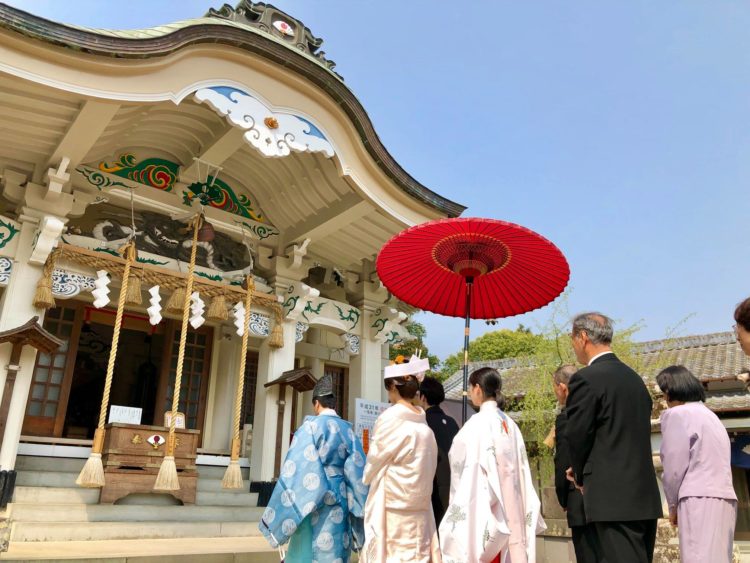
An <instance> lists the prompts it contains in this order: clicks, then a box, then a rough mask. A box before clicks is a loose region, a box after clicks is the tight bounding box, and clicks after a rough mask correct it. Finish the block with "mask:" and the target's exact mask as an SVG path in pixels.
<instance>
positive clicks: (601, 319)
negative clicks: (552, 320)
mask: <svg viewBox="0 0 750 563" xmlns="http://www.w3.org/2000/svg"><path fill="white" fill-rule="evenodd" d="M581 332H586V334H587V335H588V337H589V340H590V341H591V343H592V344H611V343H612V334H613V332H614V331H613V330H612V319H610V318H609V317H608V316H606V315H602V314H601V313H597V312H595V311H594V312H591V313H581V314H580V315H576V316H575V317H574V318H573V334H580V333H581Z"/></svg>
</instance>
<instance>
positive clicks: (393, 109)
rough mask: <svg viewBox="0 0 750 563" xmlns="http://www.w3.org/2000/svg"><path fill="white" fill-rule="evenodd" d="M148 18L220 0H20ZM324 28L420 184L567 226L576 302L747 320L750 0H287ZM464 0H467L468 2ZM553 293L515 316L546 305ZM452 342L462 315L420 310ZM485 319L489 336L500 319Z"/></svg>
mask: <svg viewBox="0 0 750 563" xmlns="http://www.w3.org/2000/svg"><path fill="white" fill-rule="evenodd" d="M9 3H10V4H11V5H14V6H17V7H20V8H22V9H26V10H28V11H31V12H32V13H35V14H37V15H41V16H43V17H47V18H50V19H54V20H58V21H65V22H69V23H75V24H79V25H88V26H94V27H110V28H112V27H114V28H138V27H148V26H153V25H157V24H162V23H167V22H170V21H175V20H178V19H185V18H190V17H197V16H200V15H202V14H203V13H204V12H205V11H206V10H207V9H208V8H209V7H212V6H213V7H219V6H220V2H215V3H211V1H210V0H204V1H195V0H181V1H175V2H167V1H160V2H153V1H144V0H130V1H129V2H127V3H126V4H123V3H122V2H102V1H101V0H97V1H67V2H61V1H59V0H48V1H41V0H38V1H11V2H9ZM273 3H274V4H275V5H276V6H278V7H279V8H281V9H283V10H285V11H287V12H289V13H290V14H291V15H293V16H295V17H297V18H298V19H301V20H302V21H304V22H305V24H306V25H308V26H309V27H310V28H311V29H312V31H313V33H314V34H316V35H317V36H319V37H322V38H323V39H324V41H325V44H324V46H323V49H324V50H325V51H326V53H327V56H328V57H329V58H331V59H333V60H335V61H336V62H337V63H338V66H337V69H336V70H337V71H338V72H340V73H341V74H342V75H343V76H344V78H345V80H346V84H347V85H348V86H349V88H351V89H352V91H353V92H354V93H355V94H356V95H357V96H358V97H359V99H360V100H361V101H362V103H363V105H364V107H365V108H366V109H367V111H368V113H369V114H370V117H371V119H372V121H373V123H374V124H375V128H376V130H377V131H378V133H379V135H380V137H381V139H382V140H383V142H384V144H385V146H386V147H387V148H388V149H389V150H390V151H391V153H392V154H393V155H394V157H395V158H396V159H397V160H398V161H399V162H400V163H401V164H402V166H403V167H404V168H405V169H406V170H407V171H409V173H410V174H412V175H413V176H414V177H415V178H417V179H418V180H419V181H420V182H422V183H423V184H425V185H427V186H428V187H430V188H431V189H433V190H435V191H437V192H438V193H440V194H442V195H444V196H446V197H448V198H451V199H454V200H456V201H459V202H461V203H463V204H464V205H467V206H468V210H467V212H466V213H465V215H466V216H475V215H477V216H488V217H494V218H498V219H504V220H508V221H513V222H517V223H520V224H522V225H525V226H527V227H529V228H531V229H534V230H536V231H538V232H539V233H541V234H543V235H544V236H546V237H547V238H549V239H550V240H552V241H553V242H555V243H556V244H557V245H558V246H559V247H560V248H561V250H562V251H563V252H564V253H565V255H566V256H567V258H568V260H569V262H570V266H571V271H572V276H571V289H572V290H571V293H570V296H569V299H568V308H569V309H570V311H571V312H572V313H574V312H578V311H583V310H589V309H599V310H601V311H603V312H605V313H607V314H609V315H610V316H612V317H613V318H615V319H616V320H617V321H618V323H619V324H620V325H621V326H624V325H630V324H632V323H636V322H643V323H644V325H645V326H644V328H643V329H642V330H641V331H640V333H639V334H638V339H655V338H662V337H664V336H665V334H666V332H667V330H668V329H669V327H673V326H675V325H676V324H677V323H679V322H680V321H681V320H682V319H685V318H686V317H688V316H689V318H688V319H687V321H686V322H684V323H683V325H682V326H681V327H680V333H681V334H698V333H704V332H715V331H724V330H729V327H730V326H731V325H732V323H733V320H732V311H733V309H734V305H735V304H736V303H737V302H738V301H740V300H741V299H742V298H744V297H746V296H748V295H750V275H749V273H750V272H749V270H750V255H749V254H750V253H749V252H748V242H747V241H748V239H750V190H749V189H748V180H750V158H749V157H750V154H749V152H750V128H749V127H748V123H750V64H749V63H750V35H749V34H748V33H747V29H749V28H750V4H748V3H744V2H728V1H727V2H725V1H721V0H711V1H698V0H696V1H691V2H682V1H676V0H674V1H666V0H665V1H664V2H658V3H655V2H649V1H639V0H631V1H629V2H612V1H602V0H597V1H593V0H592V1H587V0H579V1H577V2H564V3H563V2H552V1H540V2H510V1H505V0H504V1H490V0H486V1H476V2H462V3H448V2H445V3H442V2H434V1H428V0H409V1H408V2H396V1H392V2H382V1H377V2H376V1H375V0H359V1H351V0H306V1H301V0H297V1H294V0H274V2H273ZM458 8H460V9H458ZM549 315H550V310H549V308H545V309H542V310H540V311H538V312H536V313H532V314H531V315H524V316H520V317H514V318H511V319H506V320H503V321H501V323H500V325H499V326H500V327H505V326H507V327H515V326H516V325H517V324H518V323H519V322H522V323H524V324H526V325H531V326H532V327H533V326H535V324H538V323H543V322H544V321H545V320H546V319H547V318H548V317H549ZM420 320H421V321H422V322H424V324H425V325H426V327H427V329H428V333H429V336H428V341H427V343H428V345H429V346H430V348H431V351H432V352H434V353H436V354H437V355H439V356H441V357H445V356H446V355H448V354H450V353H452V352H454V351H456V350H457V349H459V348H460V346H461V342H462V336H461V335H462V321H461V320H459V319H449V318H445V317H438V316H436V315H427V314H425V315H421V316H420ZM492 328H493V327H488V326H487V325H485V323H484V322H482V321H475V322H474V323H473V330H472V336H478V335H479V334H481V333H482V332H484V331H487V330H490V329H492Z"/></svg>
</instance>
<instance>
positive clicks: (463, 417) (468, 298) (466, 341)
mask: <svg viewBox="0 0 750 563" xmlns="http://www.w3.org/2000/svg"><path fill="white" fill-rule="evenodd" d="M473 285H474V277H473V276H467V277H466V325H465V326H464V392H463V399H464V400H463V405H462V408H461V424H462V425H463V424H465V423H466V406H467V404H468V399H469V398H468V387H469V325H470V324H471V288H472V286H473Z"/></svg>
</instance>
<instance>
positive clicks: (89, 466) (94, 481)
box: [76, 239, 136, 488]
mask: <svg viewBox="0 0 750 563" xmlns="http://www.w3.org/2000/svg"><path fill="white" fill-rule="evenodd" d="M122 252H123V255H124V256H125V266H124V268H123V272H122V285H121V286H120V297H119V299H118V300H117V314H116V315H115V326H114V329H113V330H112V346H111V347H110V349H109V360H108V362H107V375H106V377H105V378H104V391H103V393H102V402H101V405H100V407H99V423H98V425H97V427H96V432H95V433H94V443H93V445H92V448H91V455H90V456H89V458H88V460H87V461H86V464H85V465H84V466H83V469H81V473H80V474H79V475H78V478H77V479H76V485H78V486H79V487H88V488H97V487H103V486H104V484H105V483H104V465H103V464H102V452H103V451H104V437H105V433H106V430H105V429H104V424H105V423H106V422H107V408H108V407H109V394H110V391H111V389H112V377H113V376H114V372H115V357H116V356H117V344H118V342H119V339H120V327H121V326H122V315H123V312H124V310H125V299H126V296H127V294H128V278H129V275H130V267H131V266H132V265H133V262H135V254H136V248H135V241H134V240H133V239H130V240H129V241H128V242H127V244H126V245H125V246H124V247H123V249H122Z"/></svg>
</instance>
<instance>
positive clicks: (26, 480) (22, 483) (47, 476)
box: [16, 470, 255, 494]
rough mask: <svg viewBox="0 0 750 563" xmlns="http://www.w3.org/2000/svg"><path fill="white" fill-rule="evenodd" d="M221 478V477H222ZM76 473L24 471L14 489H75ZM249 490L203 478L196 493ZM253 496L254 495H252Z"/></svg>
mask: <svg viewBox="0 0 750 563" xmlns="http://www.w3.org/2000/svg"><path fill="white" fill-rule="evenodd" d="M222 476H223V475H222ZM77 478H78V473H69V472H68V473H66V472H58V471H37V470H24V471H19V472H18V474H17V475H16V487H71V488H77V487H78V485H76V479H77ZM249 490H250V481H248V480H247V479H245V481H244V483H243V488H242V489H224V488H222V486H221V478H214V477H208V476H204V475H203V474H202V473H201V474H200V477H198V491H199V492H201V491H203V492H226V493H235V494H245V493H247V492H248V491H249ZM253 494H255V493H253Z"/></svg>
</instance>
